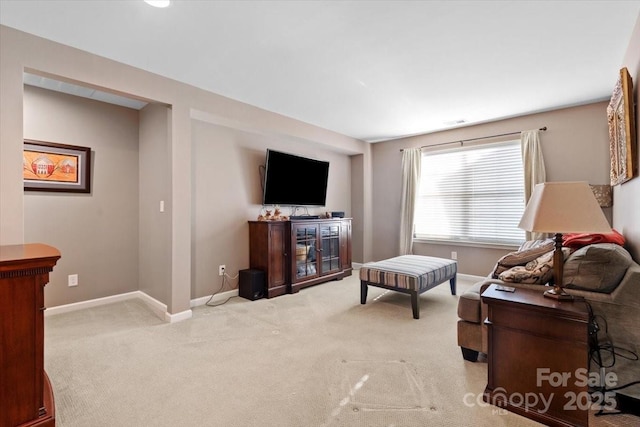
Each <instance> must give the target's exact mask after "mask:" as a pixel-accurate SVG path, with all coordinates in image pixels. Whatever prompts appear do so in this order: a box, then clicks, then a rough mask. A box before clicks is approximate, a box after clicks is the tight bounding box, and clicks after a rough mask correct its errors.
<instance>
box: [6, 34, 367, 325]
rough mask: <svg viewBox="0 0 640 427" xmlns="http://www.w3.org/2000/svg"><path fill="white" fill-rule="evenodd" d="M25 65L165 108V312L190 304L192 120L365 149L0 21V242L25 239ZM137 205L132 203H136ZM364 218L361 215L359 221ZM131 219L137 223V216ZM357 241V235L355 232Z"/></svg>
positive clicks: (348, 150)
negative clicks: (167, 227) (167, 111)
mask: <svg viewBox="0 0 640 427" xmlns="http://www.w3.org/2000/svg"><path fill="white" fill-rule="evenodd" d="M24 71H29V72H32V73H35V74H42V75H47V76H48V77H52V78H55V79H58V80H67V81H71V82H76V83H80V84H82V85H84V86H89V87H96V88H99V89H103V90H106V91H111V92H116V93H120V94H126V95H127V96H131V97H134V98H139V99H144V100H149V101H154V102H156V103H160V104H163V105H167V106H169V107H170V108H171V114H170V123H169V129H168V138H169V149H168V161H169V167H168V168H167V170H166V173H167V178H168V182H167V184H166V185H167V186H168V188H165V189H164V193H165V194H167V195H168V196H167V197H170V202H169V206H167V207H166V208H167V210H168V212H170V215H168V216H167V217H166V218H168V221H169V222H170V231H169V243H168V244H169V245H170V247H169V248H168V251H169V252H170V254H169V260H170V262H169V264H170V272H169V274H170V278H169V283H170V289H169V291H168V292H167V294H168V295H167V296H166V300H164V301H162V302H164V303H166V304H167V307H168V311H169V313H170V314H178V313H182V312H185V313H186V312H188V310H189V309H190V299H191V290H192V277H191V273H192V266H193V264H192V259H191V258H192V257H191V255H192V254H191V249H192V152H191V151H192V137H191V133H192V129H191V127H192V120H193V118H198V120H202V118H203V117H204V118H206V119H205V120H204V121H206V122H208V123H215V124H218V125H223V126H225V127H230V128H233V129H238V130H243V131H247V132H254V133H259V134H264V135H269V136H274V137H282V138H285V139H288V140H295V141H299V142H301V143H305V144H311V145H312V146H313V147H314V149H315V148H317V147H322V149H323V150H326V151H330V152H333V153H339V154H340V155H341V156H344V159H345V161H346V159H348V156H350V155H360V154H363V153H364V152H365V150H367V149H368V148H367V144H366V143H364V142H362V141H359V140H356V139H353V138H349V137H346V136H344V135H340V134H337V133H335V132H331V131H328V130H326V129H321V128H318V127H315V126H312V125H309V124H307V123H303V122H300V121H297V120H293V119H291V118H288V117H285V116H282V115H279V114H276V113H272V112H268V111H265V110H261V109H259V108H256V107H252V106H250V105H247V104H243V103H241V102H237V101H234V100H231V99H228V98H225V97H223V96H220V95H217V94H214V93H210V92H206V91H203V90H200V89H197V88H194V87H192V86H189V85H185V84H182V83H178V82H176V81H174V80H171V79H167V78H164V77H161V76H158V75H155V74H152V73H148V72H145V71H143V70H140V69H136V68H133V67H129V66H127V65H124V64H121V63H118V62H115V61H111V60H107V59H105V58H102V57H99V56H96V55H92V54H89V53H87V52H83V51H80V50H77V49H74V48H71V47H68V46H64V45H61V44H58V43H54V42H51V41H48V40H45V39H42V38H39V37H35V36H32V35H29V34H27V33H23V32H21V31H17V30H14V29H11V28H8V27H5V26H0V92H1V93H2V96H1V97H0V123H2V126H0V166H1V167H0V244H19V243H23V242H24V241H25V236H24V230H25V210H24V195H23V190H22V172H21V164H22V162H21V158H22V141H23V83H22V74H23V72H24ZM87 145H88V144H87ZM365 175H366V172H365ZM351 179H352V180H356V181H357V180H364V179H365V177H364V176H355V177H354V176H352V177H351ZM335 191H338V192H344V195H348V194H349V191H350V185H349V184H347V185H344V186H338V187H337V188H336V190H335ZM365 191H366V186H365ZM346 198H348V196H346ZM339 199H340V200H343V199H345V197H344V196H343V197H340V198H339ZM156 202H157V201H156ZM135 205H136V206H138V204H137V203H135ZM245 208H246V207H245ZM331 208H332V209H334V208H333V207H331ZM340 210H346V211H348V210H349V208H348V207H342V206H341V209H340ZM244 215H247V216H246V217H245V220H247V219H250V218H253V216H254V215H255V214H253V213H252V214H251V215H249V213H247V212H246V211H245V212H244ZM142 220H144V219H142ZM354 220H356V219H355V218H354ZM357 220H360V219H357ZM366 220H367V217H366V216H365V218H364V219H362V221H366ZM135 221H136V222H137V221H138V218H137V215H135ZM370 227H371V224H363V229H365V230H367V229H370ZM136 236H137V235H136ZM239 238H242V237H240V236H239ZM356 239H360V240H362V239H363V238H362V237H358V236H355V237H354V240H356ZM44 243H47V242H44ZM136 246H137V243H136ZM62 256H63V257H65V256H66V254H65V253H63V254H62ZM230 263H231V262H230ZM237 264H238V265H240V264H241V262H240V261H238V262H237ZM136 280H137V278H136ZM158 295H160V293H158ZM47 304H49V305H50V302H49V301H47Z"/></svg>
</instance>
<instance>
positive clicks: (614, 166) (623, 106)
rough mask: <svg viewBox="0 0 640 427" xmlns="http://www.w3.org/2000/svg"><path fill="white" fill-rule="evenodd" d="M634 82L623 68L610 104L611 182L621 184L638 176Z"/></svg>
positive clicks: (608, 115) (608, 111) (608, 108)
mask: <svg viewBox="0 0 640 427" xmlns="http://www.w3.org/2000/svg"><path fill="white" fill-rule="evenodd" d="M633 107H634V104H633V81H632V80H631V76H630V75H629V71H628V70H627V69H626V68H623V69H621V70H620V77H619V78H618V81H617V82H616V85H615V88H614V90H613V95H612V96H611V102H609V106H608V107H607V120H608V122H609V153H610V155H611V185H618V184H622V183H623V182H627V181H628V180H630V179H631V178H633V177H634V176H636V175H638V158H637V157H638V155H637V148H638V147H637V140H636V125H635V112H634V108H633Z"/></svg>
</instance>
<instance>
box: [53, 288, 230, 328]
mask: <svg viewBox="0 0 640 427" xmlns="http://www.w3.org/2000/svg"><path fill="white" fill-rule="evenodd" d="M237 292H238V291H237V290H236V294H237ZM131 299H139V300H141V301H142V302H144V303H145V304H146V305H147V306H148V307H149V309H150V310H151V311H152V312H153V314H155V315H156V316H158V317H159V318H160V319H161V320H164V321H165V322H169V323H175V322H179V321H181V320H186V319H190V318H191V316H192V315H193V313H192V312H191V309H189V310H185V311H181V312H180V313H173V314H172V313H169V312H167V305H166V304H164V303H163V302H160V301H158V300H157V299H155V298H153V297H152V296H150V295H149V294H146V293H144V292H142V291H133V292H127V293H124V294H118V295H111V296H108V297H103V298H95V299H90V300H87V301H80V302H74V303H71V304H64V305H58V306H55V307H48V308H47V309H46V310H45V312H44V315H45V316H53V315H55V314H62V313H70V312H72V311H78V310H84V309H86V308H92V307H98V306H101V305H106V304H113V303H114V302H120V301H127V300H131ZM192 306H193V305H192Z"/></svg>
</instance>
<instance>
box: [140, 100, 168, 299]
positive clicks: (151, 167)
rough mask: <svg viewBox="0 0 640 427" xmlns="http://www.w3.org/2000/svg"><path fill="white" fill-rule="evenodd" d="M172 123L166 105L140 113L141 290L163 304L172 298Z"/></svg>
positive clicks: (150, 105) (156, 106)
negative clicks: (161, 210) (170, 171)
mask: <svg viewBox="0 0 640 427" xmlns="http://www.w3.org/2000/svg"><path fill="white" fill-rule="evenodd" d="M170 123H171V109H170V108H168V107H167V106H165V105H162V104H149V105H147V106H146V107H144V108H143V109H142V110H141V111H140V132H139V142H138V145H139V150H140V162H139V168H138V169H139V175H138V176H139V178H138V185H139V188H140V197H139V199H138V200H137V203H138V206H139V218H138V221H139V231H140V233H139V236H140V238H139V245H138V251H139V254H138V259H139V261H140V262H139V274H138V288H139V289H140V290H141V291H143V292H144V293H146V294H147V295H149V296H151V297H153V298H155V299H157V300H158V301H163V302H166V301H169V300H170V295H171V212H172V211H171V200H172V198H171V187H170V183H171V176H170V175H169V173H167V171H168V170H170V169H171V160H170V150H171V146H170V143H171V137H170V132H171V131H170ZM161 202H164V212H160V203H161Z"/></svg>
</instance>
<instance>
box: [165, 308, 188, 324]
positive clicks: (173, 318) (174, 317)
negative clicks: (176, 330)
mask: <svg viewBox="0 0 640 427" xmlns="http://www.w3.org/2000/svg"><path fill="white" fill-rule="evenodd" d="M192 316H193V312H192V311H191V309H189V310H185V311H181V312H180V313H175V314H171V313H167V312H165V313H164V320H165V322H169V323H176V322H180V321H182V320H187V319H191V317H192Z"/></svg>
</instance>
